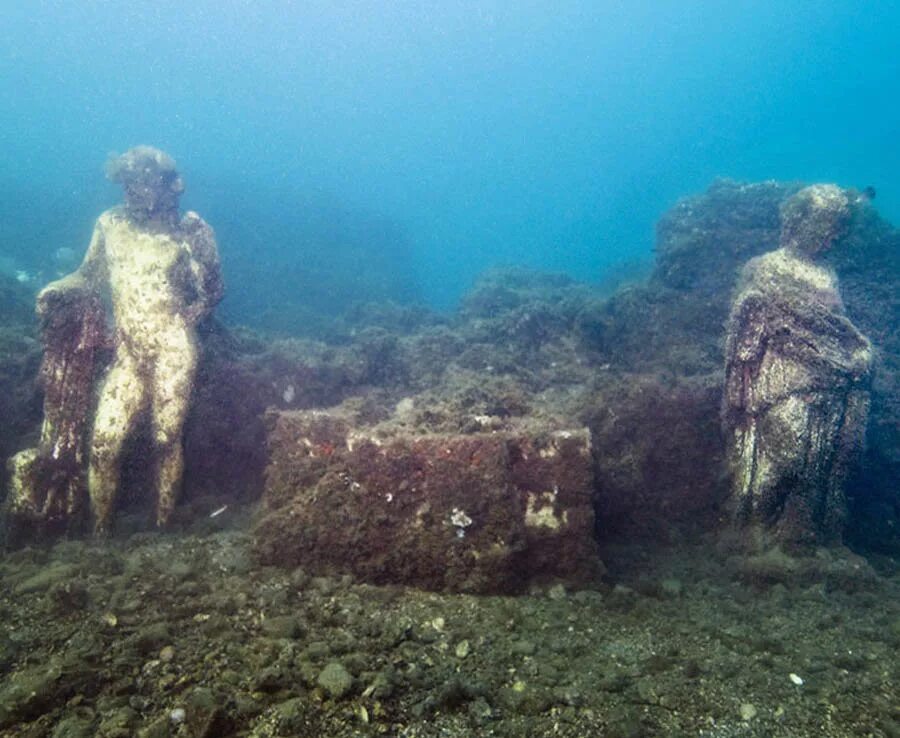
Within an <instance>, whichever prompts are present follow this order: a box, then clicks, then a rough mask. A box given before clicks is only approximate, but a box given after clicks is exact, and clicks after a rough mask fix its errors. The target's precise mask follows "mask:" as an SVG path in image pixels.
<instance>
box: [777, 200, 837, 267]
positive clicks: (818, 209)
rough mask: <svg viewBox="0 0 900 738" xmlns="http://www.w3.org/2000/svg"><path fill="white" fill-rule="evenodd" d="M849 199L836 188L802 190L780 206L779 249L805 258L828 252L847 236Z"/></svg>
mask: <svg viewBox="0 0 900 738" xmlns="http://www.w3.org/2000/svg"><path fill="white" fill-rule="evenodd" d="M851 216H852V212H851V206H850V198H849V197H848V196H847V193H846V192H845V191H844V190H842V189H841V188H840V187H838V186H837V185H831V184H817V185H812V186H810V187H804V188H803V189H802V190H800V191H799V192H798V193H797V194H795V195H793V196H792V197H789V198H788V199H787V200H785V201H784V202H783V203H782V205H781V246H782V247H783V248H788V249H791V250H793V251H795V252H797V253H800V254H804V255H806V256H815V255H816V254H819V253H822V252H823V251H827V250H828V249H829V248H831V246H832V244H833V243H834V242H835V241H836V240H837V239H839V238H841V237H842V236H843V235H845V234H846V233H847V230H848V228H849V226H850V218H851Z"/></svg>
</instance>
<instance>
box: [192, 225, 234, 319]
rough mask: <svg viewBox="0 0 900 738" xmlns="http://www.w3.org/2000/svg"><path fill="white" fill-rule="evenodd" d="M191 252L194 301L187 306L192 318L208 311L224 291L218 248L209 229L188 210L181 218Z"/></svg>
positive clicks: (211, 230)
mask: <svg viewBox="0 0 900 738" xmlns="http://www.w3.org/2000/svg"><path fill="white" fill-rule="evenodd" d="M183 228H184V229H185V231H186V233H187V241H188V244H189V247H190V252H191V274H192V277H193V282H194V287H195V290H196V295H197V297H196V300H194V302H193V303H191V305H190V307H189V308H188V313H189V317H190V318H191V319H192V320H200V319H201V318H203V317H205V316H206V315H208V314H209V313H210V312H212V309H213V308H214V307H215V306H216V305H217V304H218V303H219V302H220V301H221V299H222V295H223V293H224V285H223V283H222V270H221V267H220V264H219V249H218V247H217V246H216V237H215V234H214V233H213V229H212V228H211V227H210V226H209V224H208V223H206V221H204V220H203V219H202V218H201V217H200V216H199V215H197V214H196V213H193V212H190V213H188V214H187V215H186V216H185V218H184V221H183Z"/></svg>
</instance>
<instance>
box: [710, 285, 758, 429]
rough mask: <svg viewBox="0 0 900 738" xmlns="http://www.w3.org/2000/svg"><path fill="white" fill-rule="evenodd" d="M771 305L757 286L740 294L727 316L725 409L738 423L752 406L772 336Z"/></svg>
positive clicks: (727, 417) (731, 421)
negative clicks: (756, 384)
mask: <svg viewBox="0 0 900 738" xmlns="http://www.w3.org/2000/svg"><path fill="white" fill-rule="evenodd" d="M769 319H770V316H769V306H768V301H767V300H766V297H765V295H763V294H762V293H761V292H758V291H756V290H750V291H746V292H744V293H743V294H741V295H740V296H739V298H738V299H737V300H736V301H735V304H734V306H733V307H732V310H731V314H730V316H729V318H728V331H727V338H726V347H725V354H726V356H725V362H726V364H725V393H724V400H723V407H722V413H723V418H724V420H725V422H726V423H727V424H728V425H732V426H733V425H738V424H739V423H740V422H741V421H742V420H743V419H744V418H745V417H746V416H747V415H748V414H749V413H750V412H751V408H752V406H753V397H752V393H753V384H754V380H755V378H756V376H757V374H758V372H759V366H760V364H761V363H762V359H763V355H764V354H765V350H766V345H767V342H768V339H769V330H768V327H769Z"/></svg>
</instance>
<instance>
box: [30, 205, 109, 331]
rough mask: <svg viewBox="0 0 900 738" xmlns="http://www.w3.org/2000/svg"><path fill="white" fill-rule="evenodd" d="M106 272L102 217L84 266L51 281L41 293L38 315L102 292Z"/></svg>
mask: <svg viewBox="0 0 900 738" xmlns="http://www.w3.org/2000/svg"><path fill="white" fill-rule="evenodd" d="M105 274H106V259H105V239H104V233H103V221H102V218H101V219H100V220H98V221H97V224H96V225H95V226H94V233H93V235H92V236H91V242H90V244H89V245H88V249H87V252H86V253H85V255H84V259H83V260H82V262H81V266H79V267H78V269H76V270H75V271H74V272H72V273H71V274H67V275H66V276H65V277H62V278H61V279H57V280H56V281H54V282H50V284H48V285H46V286H45V287H44V288H43V289H42V290H41V291H40V292H39V293H38V297H37V311H38V316H39V317H41V318H42V319H46V318H47V317H48V316H49V315H50V314H51V313H52V312H54V311H55V310H57V309H58V308H59V307H60V306H61V305H63V304H66V303H68V302H70V301H71V300H72V299H73V298H78V297H82V296H84V295H87V294H89V293H98V294H99V292H100V287H101V285H102V283H103V280H104V279H105Z"/></svg>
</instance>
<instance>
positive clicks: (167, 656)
mask: <svg viewBox="0 0 900 738" xmlns="http://www.w3.org/2000/svg"><path fill="white" fill-rule="evenodd" d="M174 658H175V647H174V646H163V647H162V649H161V650H160V652H159V660H160V661H162V662H163V663H164V664H168V663H171V662H172V660H173V659H174Z"/></svg>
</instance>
